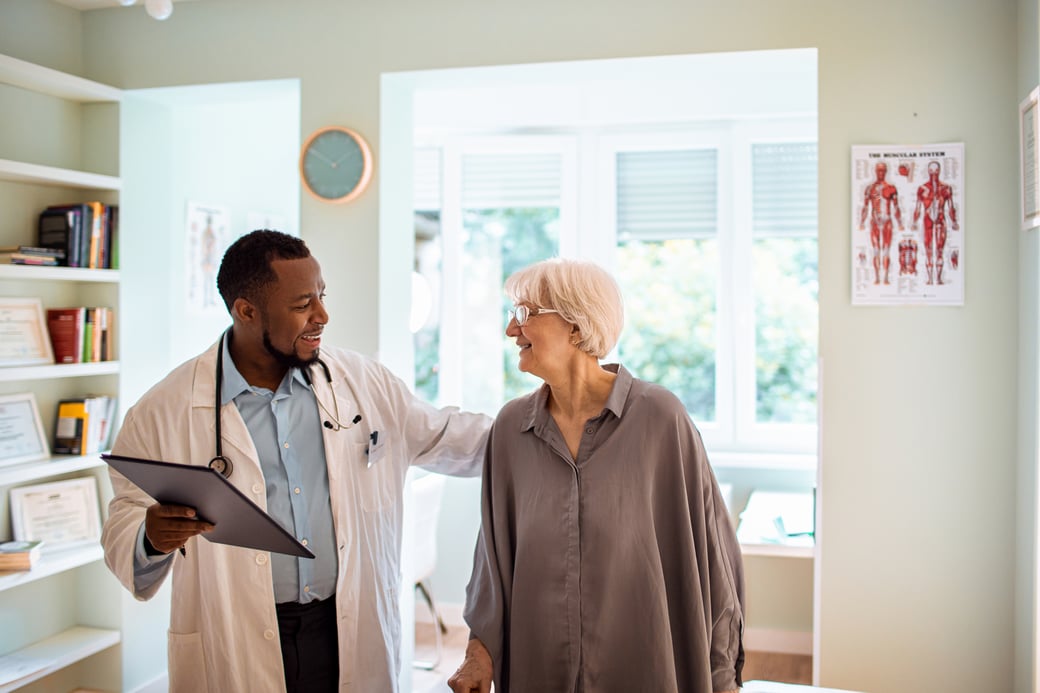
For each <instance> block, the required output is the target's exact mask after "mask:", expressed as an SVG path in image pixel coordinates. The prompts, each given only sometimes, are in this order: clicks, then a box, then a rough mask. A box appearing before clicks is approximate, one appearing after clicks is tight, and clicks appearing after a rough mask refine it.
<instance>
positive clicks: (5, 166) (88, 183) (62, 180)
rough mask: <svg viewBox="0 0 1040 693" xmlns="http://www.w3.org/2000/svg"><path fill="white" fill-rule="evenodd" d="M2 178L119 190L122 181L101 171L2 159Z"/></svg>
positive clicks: (0, 164) (21, 181) (24, 181)
mask: <svg viewBox="0 0 1040 693" xmlns="http://www.w3.org/2000/svg"><path fill="white" fill-rule="evenodd" d="M0 180H8V181H14V182H16V183H38V184H42V185H60V186H63V187H70V188H86V189H88V190H119V189H120V188H122V186H123V183H122V181H121V180H120V179H119V178H117V177H115V176H106V175H103V174H100V173H88V172H87V171H76V170H74V169H70V168H55V167H54V166H41V165H40V164H29V163H25V162H24V161H12V160H11V159H0Z"/></svg>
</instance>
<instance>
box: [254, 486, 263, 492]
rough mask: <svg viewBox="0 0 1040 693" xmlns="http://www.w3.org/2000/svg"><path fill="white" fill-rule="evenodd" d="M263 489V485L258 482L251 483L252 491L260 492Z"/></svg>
mask: <svg viewBox="0 0 1040 693" xmlns="http://www.w3.org/2000/svg"><path fill="white" fill-rule="evenodd" d="M263 490H264V487H263V486H261V485H260V484H253V493H260V492H261V491H263Z"/></svg>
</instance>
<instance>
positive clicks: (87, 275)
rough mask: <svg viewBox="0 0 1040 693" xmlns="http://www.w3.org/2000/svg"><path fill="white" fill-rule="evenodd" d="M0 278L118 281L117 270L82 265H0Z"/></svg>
mask: <svg viewBox="0 0 1040 693" xmlns="http://www.w3.org/2000/svg"><path fill="white" fill-rule="evenodd" d="M0 279H16V280H20V281H48V282H76V283H84V282H100V283H104V284H117V283H119V270H113V269H86V268H83V267H44V266H40V265H0Z"/></svg>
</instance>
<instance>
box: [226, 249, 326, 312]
mask: <svg viewBox="0 0 1040 693" xmlns="http://www.w3.org/2000/svg"><path fill="white" fill-rule="evenodd" d="M310 256H311V251H310V249H308V248H307V244H306V243H304V242H303V241H302V240H301V239H299V238H297V237H296V236H290V235H289V234H287V233H282V232H281V231H272V230H270V229H257V230H256V231H250V232H249V233H247V234H246V235H244V236H242V237H241V238H239V239H238V240H236V241H235V242H234V243H232V244H231V245H230V246H228V249H227V250H226V251H225V252H224V259H223V260H221V262H220V270H219V271H218V272H217V291H219V292H220V297H221V298H222V299H224V305H225V306H227V309H228V312H229V313H230V312H231V306H233V305H234V304H235V299H236V298H239V297H241V298H244V299H246V300H247V301H250V302H251V303H258V302H259V301H260V300H261V299H262V298H263V292H264V289H265V288H267V287H268V286H269V285H270V284H273V283H274V282H275V281H276V280H277V279H278V277H277V275H275V273H274V270H272V269H271V261H272V260H300V259H302V258H307V257H310Z"/></svg>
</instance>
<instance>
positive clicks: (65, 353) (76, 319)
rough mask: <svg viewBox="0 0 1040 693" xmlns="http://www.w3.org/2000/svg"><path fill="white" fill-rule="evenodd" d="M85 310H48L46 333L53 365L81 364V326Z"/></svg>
mask: <svg viewBox="0 0 1040 693" xmlns="http://www.w3.org/2000/svg"><path fill="white" fill-rule="evenodd" d="M86 311H87V309H86V308H48V309H47V333H48V334H49V335H50V338H51V348H52V349H53V350H54V363H82V362H83V348H82V346H81V345H82V343H83V324H84V322H85V321H86Z"/></svg>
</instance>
